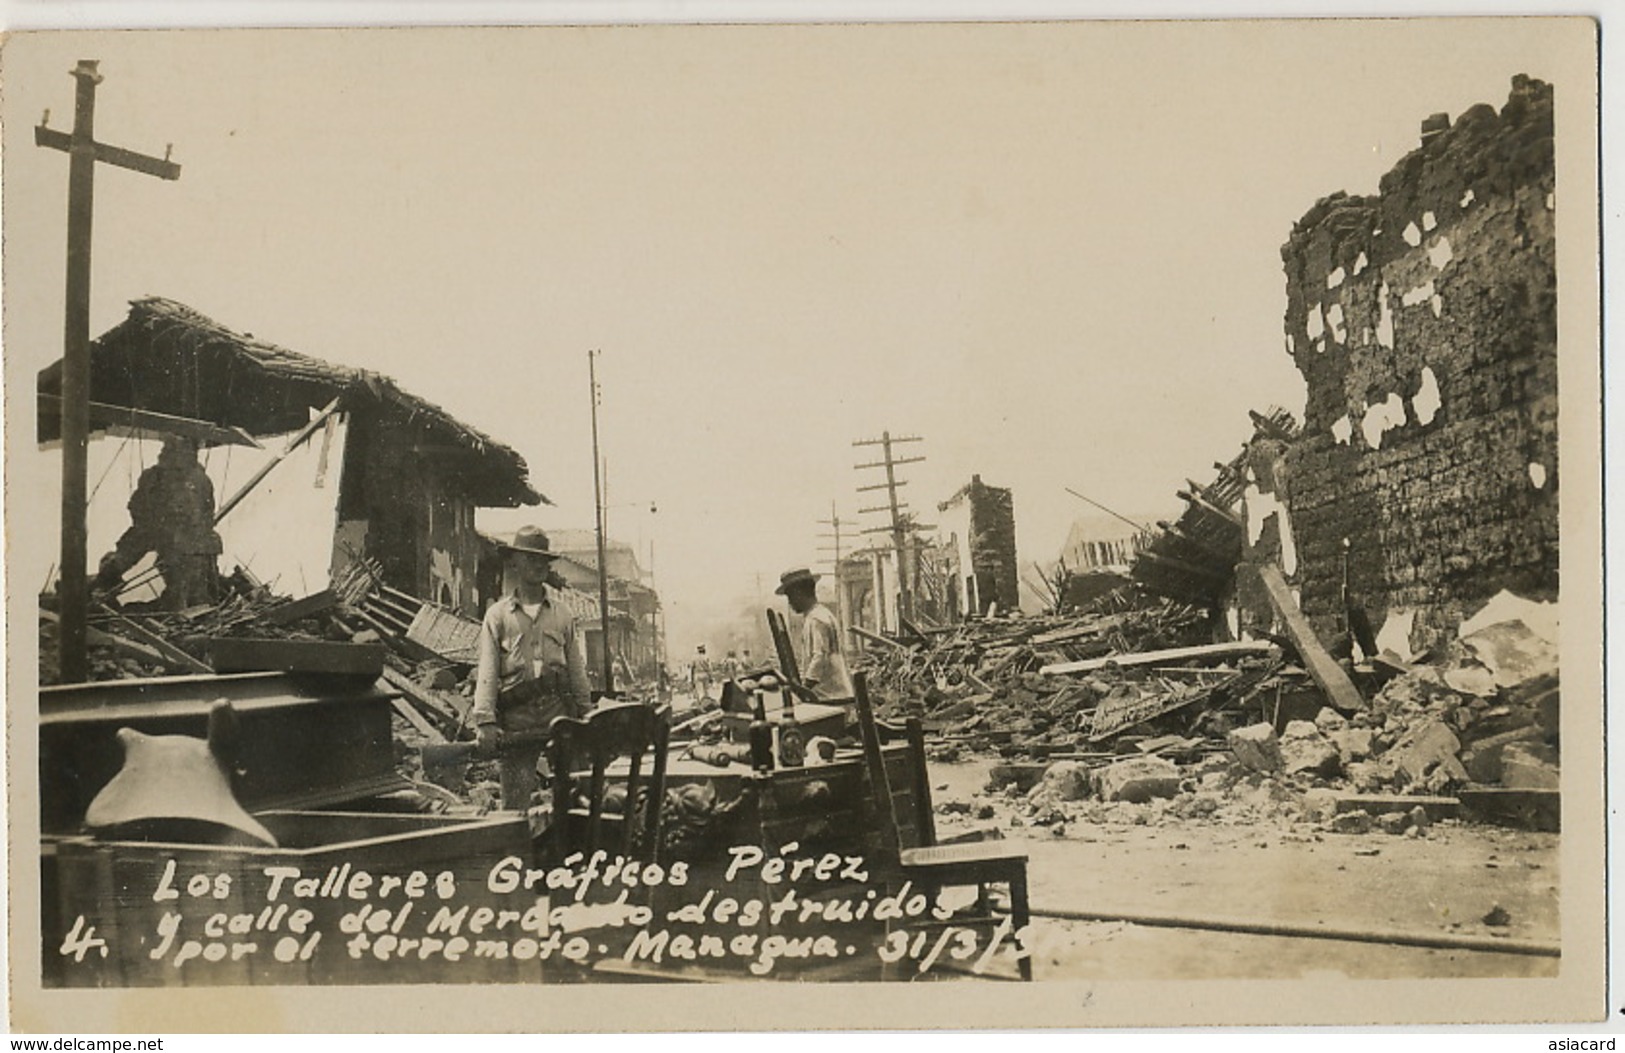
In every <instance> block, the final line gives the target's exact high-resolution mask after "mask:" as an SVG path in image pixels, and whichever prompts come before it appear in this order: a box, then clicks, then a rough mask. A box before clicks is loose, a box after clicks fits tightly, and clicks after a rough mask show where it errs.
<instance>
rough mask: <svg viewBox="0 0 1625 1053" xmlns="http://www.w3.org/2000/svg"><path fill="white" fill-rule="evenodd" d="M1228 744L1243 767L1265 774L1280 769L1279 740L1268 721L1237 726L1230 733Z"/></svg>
mask: <svg viewBox="0 0 1625 1053" xmlns="http://www.w3.org/2000/svg"><path fill="white" fill-rule="evenodd" d="M1228 745H1229V746H1230V752H1231V753H1234V754H1235V755H1236V760H1237V761H1238V762H1239V763H1241V764H1242V765H1243V766H1244V767H1247V768H1251V769H1252V770H1253V771H1256V772H1263V773H1265V774H1269V773H1271V772H1277V771H1280V770H1281V763H1282V761H1281V741H1280V739H1279V738H1277V737H1276V734H1275V728H1273V727H1272V726H1270V723H1269V722H1268V721H1261V722H1260V723H1257V724H1249V725H1248V726H1247V727H1244V728H1237V729H1236V730H1234V731H1232V732H1231V733H1230V736H1229V741H1228Z"/></svg>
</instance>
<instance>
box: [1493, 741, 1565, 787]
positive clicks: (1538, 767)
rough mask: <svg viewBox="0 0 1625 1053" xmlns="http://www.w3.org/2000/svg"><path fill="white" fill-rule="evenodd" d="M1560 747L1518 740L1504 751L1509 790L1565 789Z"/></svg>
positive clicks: (1503, 769)
mask: <svg viewBox="0 0 1625 1053" xmlns="http://www.w3.org/2000/svg"><path fill="white" fill-rule="evenodd" d="M1562 782H1563V780H1562V777H1561V772H1560V770H1559V766H1558V755H1557V750H1556V748H1554V747H1552V746H1548V745H1546V744H1545V743H1540V742H1514V743H1511V744H1509V745H1508V746H1506V747H1505V748H1504V749H1503V750H1502V751H1501V785H1502V786H1505V787H1506V788H1507V789H1509V790H1558V789H1562Z"/></svg>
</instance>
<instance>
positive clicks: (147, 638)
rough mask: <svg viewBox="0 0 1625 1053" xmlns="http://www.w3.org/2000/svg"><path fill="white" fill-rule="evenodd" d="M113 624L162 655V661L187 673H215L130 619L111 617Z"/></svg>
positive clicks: (118, 616) (117, 616)
mask: <svg viewBox="0 0 1625 1053" xmlns="http://www.w3.org/2000/svg"><path fill="white" fill-rule="evenodd" d="M113 623H114V624H115V625H117V626H118V627H119V631H120V632H122V633H124V634H125V635H127V636H131V637H134V638H135V640H136V641H138V642H140V643H143V644H146V645H147V646H148V647H150V648H152V649H153V650H154V651H157V652H158V653H159V654H161V655H163V656H164V660H165V661H166V662H168V663H169V664H171V665H176V666H179V667H180V668H182V669H184V670H186V671H187V672H188V673H212V672H214V671H215V670H213V669H211V668H210V667H209V666H208V665H207V664H205V663H203V662H200V661H199V660H198V659H197V658H196V657H194V656H193V655H190V654H187V653H186V652H185V651H183V650H181V649H180V648H179V647H176V646H175V645H174V644H172V643H170V642H169V641H168V640H166V639H164V638H163V637H162V636H159V635H158V634H157V633H155V632H153V631H152V630H151V629H148V628H147V627H146V626H144V625H137V624H136V623H135V622H133V621H131V620H130V619H128V618H125V617H122V616H120V615H117V614H115V615H114V616H113Z"/></svg>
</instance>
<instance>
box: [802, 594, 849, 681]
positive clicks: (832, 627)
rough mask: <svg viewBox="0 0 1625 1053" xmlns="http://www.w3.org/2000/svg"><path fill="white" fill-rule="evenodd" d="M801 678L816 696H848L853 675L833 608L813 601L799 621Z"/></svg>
mask: <svg viewBox="0 0 1625 1053" xmlns="http://www.w3.org/2000/svg"><path fill="white" fill-rule="evenodd" d="M801 653H802V666H803V668H802V670H801V679H802V682H804V683H805V684H806V685H807V686H808V687H811V688H812V689H813V693H814V694H816V695H817V696H818V697H819V698H851V697H852V675H851V674H850V673H849V672H847V668H846V655H845V653H844V652H843V651H842V650H841V626H840V623H839V622H838V621H836V619H835V612H834V611H832V610H830V609H829V608H828V607H826V606H824V605H823V604H822V603H815V604H813V607H812V609H811V610H809V611H808V612H807V614H806V616H805V617H804V618H803V619H802V622H801Z"/></svg>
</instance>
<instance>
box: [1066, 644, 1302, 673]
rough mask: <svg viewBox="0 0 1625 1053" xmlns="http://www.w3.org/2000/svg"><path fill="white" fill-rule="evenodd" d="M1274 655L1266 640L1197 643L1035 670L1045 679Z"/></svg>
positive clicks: (1273, 648)
mask: <svg viewBox="0 0 1625 1053" xmlns="http://www.w3.org/2000/svg"><path fill="white" fill-rule="evenodd" d="M1274 652H1275V645H1274V644H1272V643H1269V642H1268V641H1266V640H1239V641H1236V642H1234V643H1217V644H1199V645H1197V646H1195V647H1170V648H1168V649H1167V650H1163V651H1139V652H1130V653H1128V654H1112V655H1106V656H1105V657H1103V658H1086V659H1084V660H1083V661H1081V662H1056V663H1054V664H1052V665H1046V666H1043V667H1041V668H1040V669H1039V670H1038V671H1039V672H1040V673H1042V674H1043V675H1045V676H1058V675H1062V674H1066V673H1092V672H1094V671H1095V670H1097V669H1104V668H1106V667H1107V666H1108V665H1115V666H1117V667H1119V668H1123V669H1126V668H1129V667H1131V666H1141V665H1162V664H1164V663H1167V662H1183V661H1187V660H1190V659H1212V660H1214V661H1220V660H1223V659H1226V658H1245V657H1247V656H1248V655H1267V654H1273V653H1274Z"/></svg>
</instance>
